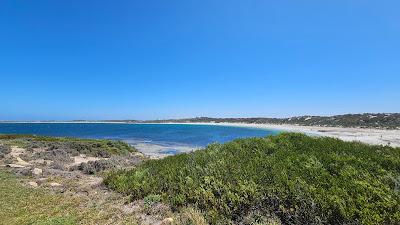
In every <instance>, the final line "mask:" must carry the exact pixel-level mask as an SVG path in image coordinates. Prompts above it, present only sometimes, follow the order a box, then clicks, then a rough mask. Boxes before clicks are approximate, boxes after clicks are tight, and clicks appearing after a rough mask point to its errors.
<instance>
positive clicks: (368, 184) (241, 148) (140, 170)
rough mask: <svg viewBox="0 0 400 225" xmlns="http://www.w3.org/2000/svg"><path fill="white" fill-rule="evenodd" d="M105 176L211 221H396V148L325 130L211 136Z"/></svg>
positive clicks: (399, 205)
mask: <svg viewBox="0 0 400 225" xmlns="http://www.w3.org/2000/svg"><path fill="white" fill-rule="evenodd" d="M105 183H106V184H107V185H108V186H109V187H111V188H113V189H115V190H117V191H119V192H121V193H124V194H126V195H129V196H131V200H137V199H146V201H147V202H150V203H149V204H151V202H153V201H162V202H165V203H168V204H169V205H170V206H171V207H172V208H173V209H174V210H177V211H179V210H180V209H187V207H190V208H193V209H195V210H196V211H198V212H201V213H202V215H203V216H204V218H205V219H206V220H207V222H209V223H211V224H229V223H234V224H399V223H400V191H399V184H400V149H399V148H392V147H388V146H372V145H366V144H362V143H358V142H344V141H341V140H338V139H334V138H327V137H309V136H306V135H302V134H294V133H283V134H280V135H277V136H271V137H266V138H247V139H238V140H235V141H232V142H229V143H226V144H211V145H209V146H208V147H207V148H205V149H204V150H199V151H195V152H192V153H187V154H180V155H176V156H170V157H167V158H164V159H161V160H148V161H146V162H144V163H142V164H141V165H139V166H138V167H136V168H134V169H131V170H119V171H114V172H111V173H110V174H109V175H108V176H107V178H106V179H105ZM189 224H190V223H189Z"/></svg>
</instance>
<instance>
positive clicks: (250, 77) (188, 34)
mask: <svg viewBox="0 0 400 225" xmlns="http://www.w3.org/2000/svg"><path fill="white" fill-rule="evenodd" d="M399 11H400V1H398V0H392V1H390V0H387V1H386V0H382V1H373V0H335V1H321V0H306V1H298V0H292V1H287V0H279V1H272V0H260V1H254V0H246V1H243V0H229V1H228V0H226V1H225V0H199V1H191V0H172V1H171V0H165V1H156V0H148V1H135V0H129V1H101V0H93V1H89V0H88V1H86V0H85V1H82V0H68V1H54V0H48V1H45V0H38V1H15V0H2V1H0V82H1V83H0V120H39V119H67V120H69V119H157V118H178V117H194V116H215V117H250V116H266V117H270V116H273V117H285V116H293V115H303V114H312V115H331V114H343V113H359V112H400V13H399Z"/></svg>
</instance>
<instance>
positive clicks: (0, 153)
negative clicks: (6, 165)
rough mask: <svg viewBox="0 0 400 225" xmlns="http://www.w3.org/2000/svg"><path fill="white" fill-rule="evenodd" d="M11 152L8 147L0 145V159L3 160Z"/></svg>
mask: <svg viewBox="0 0 400 225" xmlns="http://www.w3.org/2000/svg"><path fill="white" fill-rule="evenodd" d="M10 152H11V148H10V146H8V145H3V144H0V159H2V158H4V156H5V155H7V154H9V153H10Z"/></svg>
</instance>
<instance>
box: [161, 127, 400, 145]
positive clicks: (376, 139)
mask: <svg viewBox="0 0 400 225" xmlns="http://www.w3.org/2000/svg"><path fill="white" fill-rule="evenodd" d="M165 124H193V125H216V126H232V127H245V128H256V129H268V130H278V131H288V132H299V133H305V134H310V135H317V136H325V137H333V138H338V139H341V140H343V141H359V142H363V143H366V144H372V145H389V146H391V147H400V130H385V129H372V128H347V127H318V126H300V125H289V124H249V123H165Z"/></svg>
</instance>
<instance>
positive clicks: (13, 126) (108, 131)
mask: <svg viewBox="0 0 400 225" xmlns="http://www.w3.org/2000/svg"><path fill="white" fill-rule="evenodd" d="M0 133H3V134H36V135H47V136H59V137H79V138H97V139H113V140H123V141H126V142H128V143H129V144H131V145H133V146H135V147H136V148H138V149H139V150H140V151H142V152H143V153H145V154H148V155H154V156H157V155H171V154H177V153H180V152H187V151H192V150H194V149H198V148H201V147H205V146H207V145H208V144H210V143H213V142H218V143H224V142H227V141H231V140H233V139H236V138H245V137H264V136H267V135H274V134H277V133H278V131H276V130H266V129H255V128H244V127H232V126H213V125H191V124H110V123H0Z"/></svg>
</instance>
